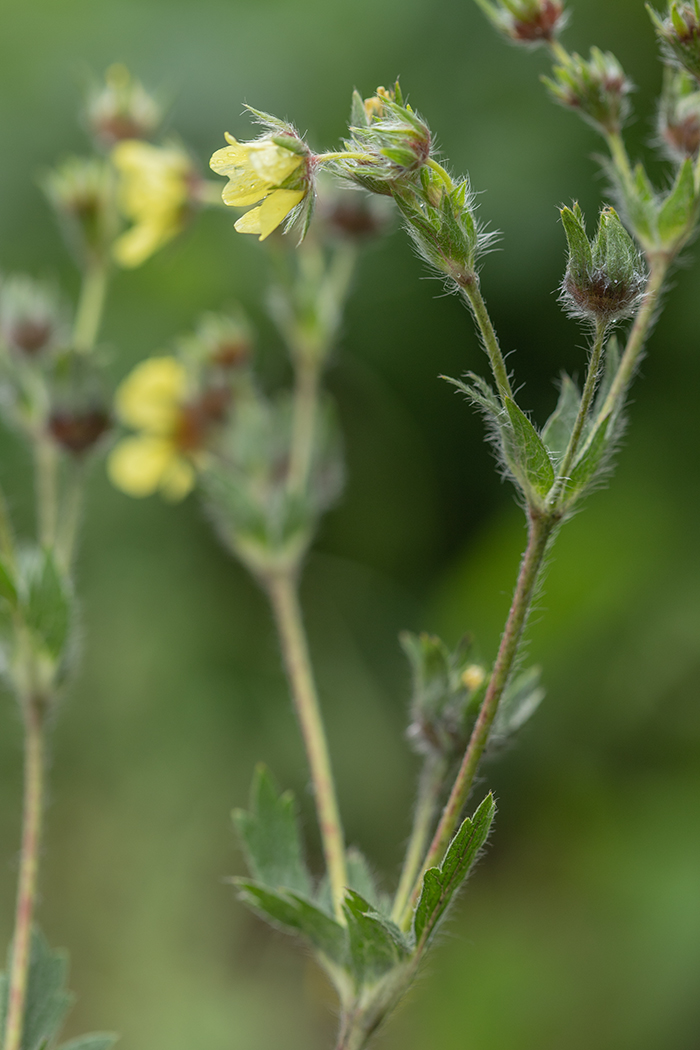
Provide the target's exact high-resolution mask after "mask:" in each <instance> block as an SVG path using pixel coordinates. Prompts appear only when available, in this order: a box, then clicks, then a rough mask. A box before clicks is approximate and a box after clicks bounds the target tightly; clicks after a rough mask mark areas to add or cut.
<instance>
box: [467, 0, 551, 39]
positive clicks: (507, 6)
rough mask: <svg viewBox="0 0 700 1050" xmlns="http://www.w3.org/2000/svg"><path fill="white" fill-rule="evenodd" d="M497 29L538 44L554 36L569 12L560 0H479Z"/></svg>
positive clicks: (507, 34) (508, 35) (479, 3)
mask: <svg viewBox="0 0 700 1050" xmlns="http://www.w3.org/2000/svg"><path fill="white" fill-rule="evenodd" d="M477 3H478V5H479V7H480V8H481V10H482V11H483V12H484V14H485V15H486V17H487V18H488V19H489V21H490V22H491V23H492V24H493V25H494V26H495V27H496V29H497V30H498V31H499V32H500V33H502V34H503V35H504V36H506V37H507V38H508V39H509V40H512V41H514V42H515V43H516V44H526V45H528V44H529V45H533V44H534V45H538V44H547V43H550V42H551V41H552V40H554V39H555V38H556V36H557V34H558V33H559V32H560V31H561V29H562V28H563V27H564V24H565V22H566V15H565V13H564V5H563V4H562V3H561V2H560V0H499V2H498V3H492V2H491V0H477Z"/></svg>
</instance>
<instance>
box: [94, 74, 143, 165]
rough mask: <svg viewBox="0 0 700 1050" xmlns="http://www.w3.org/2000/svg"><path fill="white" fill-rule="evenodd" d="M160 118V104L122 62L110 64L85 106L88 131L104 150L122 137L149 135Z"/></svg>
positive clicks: (140, 137) (131, 137) (133, 137)
mask: <svg viewBox="0 0 700 1050" xmlns="http://www.w3.org/2000/svg"><path fill="white" fill-rule="evenodd" d="M161 119H162V111H161V107H160V106H159V105H158V103H157V102H156V101H155V99H154V98H153V96H152V95H149V94H148V92H147V91H146V90H145V89H144V87H143V85H142V84H141V83H140V81H138V80H135V79H134V78H133V77H132V76H131V73H130V72H129V70H128V69H127V68H126V66H122V65H114V66H110V67H109V69H108V70H107V72H106V74H105V82H104V84H103V85H102V86H101V87H100V88H98V89H94V90H93V91H92V94H91V97H90V100H89V102H88V106H87V120H88V125H89V127H90V130H91V132H92V134H93V135H94V137H95V139H96V140H97V142H98V144H99V145H101V146H102V147H104V148H105V149H110V148H111V147H112V146H114V145H115V144H116V143H117V142H120V141H121V140H122V139H147V138H150V136H151V135H152V134H153V132H154V131H155V130H156V128H157V127H158V125H159V124H160V122H161Z"/></svg>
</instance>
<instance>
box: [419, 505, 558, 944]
mask: <svg viewBox="0 0 700 1050" xmlns="http://www.w3.org/2000/svg"><path fill="white" fill-rule="evenodd" d="M556 524H557V517H556V516H555V515H548V516H543V515H541V514H536V513H535V512H533V511H532V510H530V511H529V531H528V543H527V547H526V549H525V554H524V555H523V560H522V564H521V566H520V573H519V575H518V582H517V585H516V588H515V594H514V596H513V602H512V604H511V607H510V612H509V614H508V619H507V621H506V626H505V630H504V631H503V637H502V638H501V644H500V647H499V650H498V655H497V657H496V662H495V664H494V667H493V673H492V675H491V679H490V681H489V685H488V688H487V690H486V695H485V697H484V702H483V704H482V705H481V710H480V711H479V717H478V718H477V720H476V724H475V726H474V729H473V730H472V735H471V738H470V740H469V744H468V745H467V750H466V752H465V755H464V758H463V760H462V765H461V766H460V769H459V772H458V773H457V777H456V779H455V782H454V786H453V788H452V791H451V793H450V797H449V799H448V800H447V804H446V806H445V808H444V810H443V813H442V817H441V818H440V823H439V824H438V827H437V831H436V832H435V835H434V837H433V841H432V843H431V845H430V849H429V850H428V855H427V857H426V858H425V860H424V862H423V865H422V867H421V869H420V872H419V875H418V878H417V879H416V881H415V883H414V887H413V891H412V893H411V896H410V899H409V901H408V903H407V905H406V908H405V910H404V913H403V915H402V917H401V923H400V925H401V927H402V929H404V930H408V929H409V927H410V925H411V919H412V916H413V909H414V908H415V905H416V903H417V901H418V897H419V896H420V891H421V885H422V881H423V874H424V872H425V871H426V870H427V869H428V868H432V867H434V866H436V865H439V864H440V863H441V862H442V859H443V857H444V855H445V851H446V850H447V847H448V845H449V843H450V840H451V839H452V836H453V835H454V833H455V831H456V830H457V825H458V823H459V820H460V817H461V815H462V810H463V808H464V804H465V802H466V801H467V797H468V795H469V792H470V790H471V787H472V784H473V783H474V777H475V776H476V773H477V770H478V768H479V762H480V761H481V756H482V755H483V753H484V749H485V748H486V745H487V743H488V740H489V735H490V733H491V727H492V725H493V720H494V718H495V717H496V712H497V710H498V703H499V701H500V699H501V696H502V695H503V690H504V689H505V687H506V685H507V684H508V679H509V677H510V673H511V671H512V669H513V665H514V663H515V660H516V657H517V655H518V650H519V648H520V641H521V639H522V635H523V630H524V629H525V624H526V622H527V617H528V613H529V612H530V607H531V605H532V600H533V597H534V594H535V591H536V588H537V581H538V580H539V576H540V570H541V568H542V563H543V561H544V556H545V552H546V550H547V545H548V543H549V538H550V536H551V535H552V532H553V530H554V528H555V526H556Z"/></svg>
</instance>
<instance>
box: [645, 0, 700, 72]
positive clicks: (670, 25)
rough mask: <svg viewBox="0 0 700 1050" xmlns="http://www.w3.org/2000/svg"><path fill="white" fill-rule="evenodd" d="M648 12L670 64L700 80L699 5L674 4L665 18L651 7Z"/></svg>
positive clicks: (692, 3)
mask: <svg viewBox="0 0 700 1050" xmlns="http://www.w3.org/2000/svg"><path fill="white" fill-rule="evenodd" d="M647 11H648V12H649V15H650V17H651V20H652V22H653V23H654V29H655V30H656V35H657V37H658V38H659V41H660V42H661V47H662V49H663V51H664V54H665V56H666V59H667V61H668V62H670V63H672V64H673V65H675V66H680V68H681V69H685V70H686V72H688V73H690V75H691V76H693V77H695V79H696V80H700V2H699V0H692V2H690V3H676V2H674V3H671V5H670V7H669V9H668V15H667V16H666V18H662V17H661V15H659V14H658V13H657V12H656V11H655V10H654V9H653V8H652V7H650V6H649V5H647Z"/></svg>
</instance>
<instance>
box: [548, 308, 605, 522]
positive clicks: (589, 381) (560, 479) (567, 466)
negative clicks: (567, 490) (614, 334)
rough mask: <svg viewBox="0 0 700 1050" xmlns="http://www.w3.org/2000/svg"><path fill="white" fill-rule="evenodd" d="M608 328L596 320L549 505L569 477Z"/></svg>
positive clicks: (589, 405)
mask: <svg viewBox="0 0 700 1050" xmlns="http://www.w3.org/2000/svg"><path fill="white" fill-rule="evenodd" d="M607 329H608V326H607V323H606V322H605V321H597V322H596V332H595V339H594V342H593V348H592V350H591V358H590V361H589V362H588V374H587V375H586V382H585V384H584V387H583V394H582V395H581V404H580V405H579V410H578V415H577V416H576V422H575V423H574V429H573V430H572V432H571V437H570V438H569V444H568V445H567V447H566V452H565V453H564V458H563V459H562V461H561V466H560V467H559V470H558V472H557V479H556V481H555V482H554V485H553V486H552V490H551V492H550V493H549V496H548V503H549V505H550V507H555V506H556V504H557V502H558V500H559V497H560V496H561V493H562V491H563V489H564V487H565V486H566V482H567V481H568V478H569V471H570V470H571V467H572V464H573V462H574V459H575V457H576V453H577V452H578V448H579V444H580V441H581V435H582V433H583V428H584V426H585V425H586V420H587V419H588V413H589V411H590V408H591V404H592V402H593V395H594V393H595V388H596V385H597V382H598V375H599V372H600V359H601V357H602V355H603V347H604V345H605V333H606V331H607Z"/></svg>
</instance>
